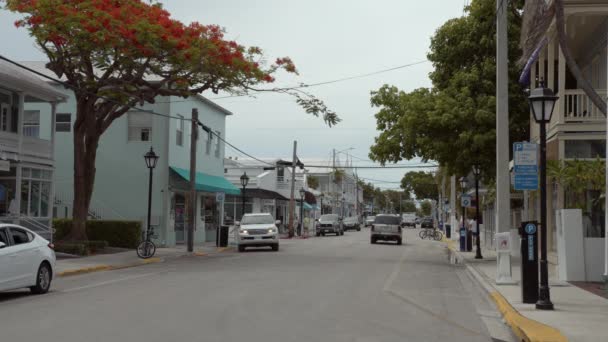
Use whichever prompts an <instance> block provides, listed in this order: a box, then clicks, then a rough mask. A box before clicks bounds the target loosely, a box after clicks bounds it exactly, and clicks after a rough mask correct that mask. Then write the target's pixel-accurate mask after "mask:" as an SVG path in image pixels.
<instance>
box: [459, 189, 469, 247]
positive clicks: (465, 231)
mask: <svg viewBox="0 0 608 342" xmlns="http://www.w3.org/2000/svg"><path fill="white" fill-rule="evenodd" d="M466 188H467V178H466V177H460V189H461V190H462V195H461V198H462V197H464V195H465V194H466ZM461 202H462V201H461ZM466 210H467V208H466V207H465V206H464V205H463V206H462V228H464V233H465V236H464V241H465V246H466V241H467V235H466V234H467V226H466V222H465V216H466ZM467 247H468V246H467ZM465 250H468V248H465Z"/></svg>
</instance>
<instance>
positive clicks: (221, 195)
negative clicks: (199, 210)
mask: <svg viewBox="0 0 608 342" xmlns="http://www.w3.org/2000/svg"><path fill="white" fill-rule="evenodd" d="M225 197H226V193H224V192H216V193H215V201H216V202H224V198H225Z"/></svg>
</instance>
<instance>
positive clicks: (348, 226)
mask: <svg viewBox="0 0 608 342" xmlns="http://www.w3.org/2000/svg"><path fill="white" fill-rule="evenodd" d="M342 225H343V227H344V230H357V231H360V230H361V225H360V224H359V218H358V217H356V216H351V217H347V218H345V219H344V220H343V221H342Z"/></svg>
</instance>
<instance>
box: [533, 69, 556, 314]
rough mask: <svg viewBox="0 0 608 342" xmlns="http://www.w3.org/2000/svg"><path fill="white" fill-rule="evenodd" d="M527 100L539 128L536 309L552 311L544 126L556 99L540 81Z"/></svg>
mask: <svg viewBox="0 0 608 342" xmlns="http://www.w3.org/2000/svg"><path fill="white" fill-rule="evenodd" d="M528 99H529V101H530V108H531V109H532V114H534V120H535V121H536V123H538V124H539V126H540V234H541V240H540V286H539V288H538V301H537V302H536V308H537V309H539V310H553V303H552V302H551V294H550V291H549V272H548V269H547V141H546V140H547V131H546V127H545V125H546V124H547V122H549V121H551V115H552V114H553V107H554V106H555V102H556V101H557V99H558V97H557V96H555V94H554V93H553V91H552V90H551V89H549V88H545V85H544V83H543V81H542V80H541V81H540V86H539V87H538V88H535V89H532V90H531V91H530V96H529V97H528Z"/></svg>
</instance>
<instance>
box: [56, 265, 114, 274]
mask: <svg viewBox="0 0 608 342" xmlns="http://www.w3.org/2000/svg"><path fill="white" fill-rule="evenodd" d="M111 269H112V266H110V265H99V266H93V267H84V268H77V269H73V270H65V271H61V272H58V273H57V276H59V277H67V276H71V275H77V274H83V273H91V272H98V271H107V270H111Z"/></svg>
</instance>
